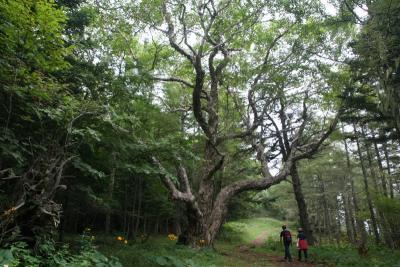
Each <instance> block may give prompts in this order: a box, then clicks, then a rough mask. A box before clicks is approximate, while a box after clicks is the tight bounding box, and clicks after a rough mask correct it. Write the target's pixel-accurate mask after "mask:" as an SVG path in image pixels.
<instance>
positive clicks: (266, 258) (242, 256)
mask: <svg viewBox="0 0 400 267" xmlns="http://www.w3.org/2000/svg"><path fill="white" fill-rule="evenodd" d="M266 240H267V231H263V232H262V233H261V234H260V235H259V236H257V238H256V239H254V240H252V241H251V242H250V245H240V246H238V247H236V249H235V251H234V252H233V253H232V254H231V255H229V256H230V257H235V258H237V259H239V260H241V261H243V262H246V265H245V266H249V267H250V266H252V267H254V266H271V267H272V266H274V267H283V266H292V267H313V266H317V265H316V264H314V263H312V262H307V263H306V262H299V261H297V259H296V258H297V255H292V257H293V261H292V262H285V261H284V259H283V257H282V256H277V255H272V254H268V253H264V252H260V251H255V250H254V248H256V247H260V246H262V245H263V244H265V241H266ZM282 253H283V248H282ZM229 254H230V253H229ZM318 266H321V265H318Z"/></svg>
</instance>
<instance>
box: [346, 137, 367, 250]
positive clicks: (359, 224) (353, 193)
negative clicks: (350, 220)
mask: <svg viewBox="0 0 400 267" xmlns="http://www.w3.org/2000/svg"><path fill="white" fill-rule="evenodd" d="M343 142H344V148H345V152H346V162H347V172H348V173H349V174H350V173H351V161H350V153H349V148H348V146H347V142H346V140H343ZM349 180H350V188H351V196H352V200H353V206H354V212H355V214H354V217H355V219H356V224H357V229H358V232H359V234H360V239H359V250H360V251H366V242H367V236H366V233H365V226H364V222H363V221H362V220H361V219H360V218H359V217H358V213H359V212H360V208H359V205H358V201H357V195H356V190H355V186H354V180H353V178H352V177H351V176H349ZM356 234H357V231H354V238H355V239H357V235H356Z"/></svg>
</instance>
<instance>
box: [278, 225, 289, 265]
mask: <svg viewBox="0 0 400 267" xmlns="http://www.w3.org/2000/svg"><path fill="white" fill-rule="evenodd" d="M280 240H281V243H283V246H284V247H285V260H288V261H292V255H290V250H289V247H290V246H291V245H292V235H291V234H290V231H289V230H287V229H286V225H282V232H281V237H280Z"/></svg>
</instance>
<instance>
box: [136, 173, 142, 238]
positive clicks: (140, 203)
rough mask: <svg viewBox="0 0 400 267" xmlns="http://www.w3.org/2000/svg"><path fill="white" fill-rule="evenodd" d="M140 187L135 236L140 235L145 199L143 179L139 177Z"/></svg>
mask: <svg viewBox="0 0 400 267" xmlns="http://www.w3.org/2000/svg"><path fill="white" fill-rule="evenodd" d="M138 185H139V187H138V206H137V212H136V223H135V234H137V233H138V230H139V225H140V217H141V214H142V198H143V178H142V177H139V184H138Z"/></svg>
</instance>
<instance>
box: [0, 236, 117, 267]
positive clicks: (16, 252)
mask: <svg viewBox="0 0 400 267" xmlns="http://www.w3.org/2000/svg"><path fill="white" fill-rule="evenodd" d="M0 264H2V265H6V264H8V265H9V266H10V267H16V266H26V267H36V266H49V267H52V266H60V267H61V266H72V267H91V266H96V267H106V266H108V267H122V265H121V264H120V263H119V261H118V260H117V259H116V258H114V257H111V258H107V257H105V256H104V255H103V254H101V253H100V252H99V251H98V250H97V249H96V248H95V247H94V245H93V244H92V243H91V240H90V237H89V238H88V237H87V236H82V238H81V243H80V247H79V248H78V249H77V251H75V250H72V249H70V248H69V247H68V246H67V245H63V246H61V247H58V246H57V244H56V243H55V242H54V241H53V240H51V239H47V240H43V241H42V242H40V244H39V246H38V247H37V248H36V250H35V251H34V250H32V249H29V248H28V246H27V244H26V243H24V242H16V243H14V244H13V245H12V246H11V248H10V249H8V250H5V249H3V250H1V251H0Z"/></svg>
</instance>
